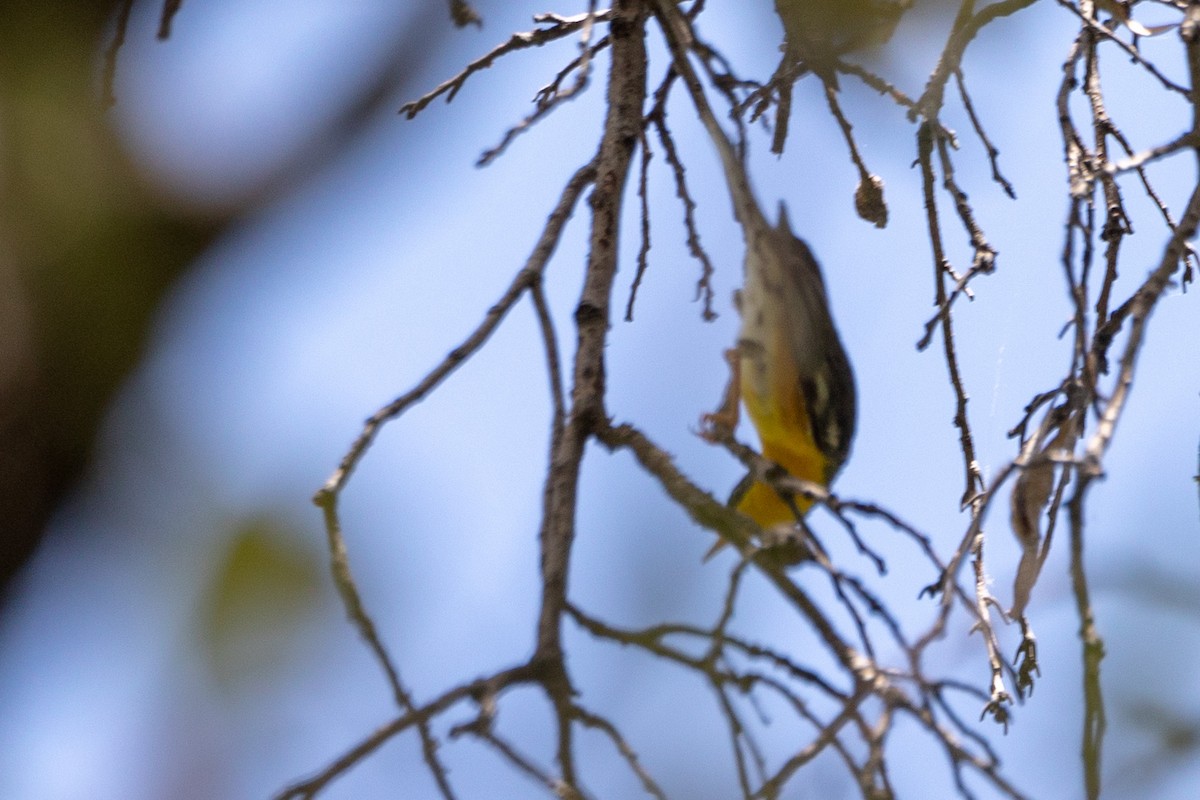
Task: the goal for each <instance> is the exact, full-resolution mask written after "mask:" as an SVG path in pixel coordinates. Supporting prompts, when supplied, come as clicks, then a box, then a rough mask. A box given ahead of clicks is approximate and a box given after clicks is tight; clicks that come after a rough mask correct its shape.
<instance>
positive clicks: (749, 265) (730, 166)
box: [669, 15, 857, 555]
mask: <svg viewBox="0 0 1200 800" xmlns="http://www.w3.org/2000/svg"><path fill="white" fill-rule="evenodd" d="M672 18H673V19H674V20H676V21H677V23H680V24H678V27H675V26H672V29H671V30H670V32H669V34H670V35H671V36H672V38H675V39H676V42H677V44H679V43H681V42H682V40H683V39H684V38H685V37H686V35H687V31H686V29H685V28H683V25H682V24H681V21H680V20H679V18H678V17H677V16H674V15H672ZM675 52H676V53H677V54H681V53H685V52H686V48H684V47H677V48H675ZM676 69H677V71H678V73H679V75H680V76H681V77H682V78H683V80H684V83H685V84H686V85H687V88H688V90H689V92H690V93H691V95H692V97H693V100H694V101H695V105H696V108H697V112H698V114H699V117H700V119H701V122H702V123H703V125H704V127H705V128H706V129H707V130H708V133H709V135H710V138H711V139H712V142H713V145H714V146H715V148H716V150H717V153H718V155H719V156H720V160H721V165H722V168H723V171H724V176H725V182H726V184H727V185H728V187H729V192H730V199H731V201H732V204H733V211H734V217H735V218H736V220H737V221H738V223H739V224H740V226H741V228H742V234H743V238H744V240H745V246H746V255H745V260H744V263H743V284H742V288H741V290H740V291H739V292H738V293H737V295H736V298H735V305H736V306H737V309H738V312H739V315H740V317H741V326H740V329H739V331H738V336H737V343H736V346H735V347H734V348H732V349H731V350H730V351H729V352H728V353H727V358H728V360H729V363H730V366H731V376H730V382H729V386H728V388H727V390H726V394H725V400H724V402H723V403H722V405H721V407H720V408H719V409H718V410H717V411H716V412H715V413H713V414H707V415H705V416H704V418H703V419H702V424H701V430H702V433H704V434H705V435H707V436H708V438H710V439H716V438H719V436H718V435H717V433H718V432H719V431H722V430H724V431H728V432H732V431H733V430H734V428H736V425H737V418H738V405H739V402H740V404H741V405H743V406H744V407H745V409H746V413H747V415H748V416H749V418H750V421H751V423H752V424H753V425H754V428H755V430H756V431H757V433H758V438H759V441H760V443H761V447H762V454H763V456H765V457H766V458H767V459H770V460H771V461H773V462H774V463H775V464H777V465H778V466H779V467H781V468H782V469H784V470H786V471H787V473H788V474H789V475H791V476H793V477H795V478H799V479H801V480H806V481H811V482H813V483H815V484H818V485H820V486H823V487H828V486H829V485H830V484H831V483H832V481H833V480H834V478H835V477H836V476H837V474H838V472H839V471H840V470H841V468H842V466H843V465H844V464H845V463H846V460H847V459H848V458H849V456H850V447H851V443H852V442H853V439H854V431H855V425H856V412H857V394H856V391H855V385H854V372H853V369H852V368H851V365H850V358H849V356H848V355H847V353H846V349H845V346H844V345H843V344H842V340H841V337H840V336H839V334H838V330H837V326H836V325H835V324H834V320H833V314H832V312H831V311H830V307H829V298H828V295H827V292H826V289H825V281H824V279H823V277H822V275H821V268H820V265H819V264H818V263H817V259H816V257H815V256H814V255H813V253H812V250H811V249H810V248H809V246H808V245H807V244H806V243H805V242H804V241H803V240H802V239H800V238H799V237H798V236H796V235H795V233H793V232H792V226H791V221H790V219H789V217H788V213H787V208H786V206H785V205H784V204H783V203H782V202H781V203H780V204H779V216H778V221H777V222H776V223H775V224H771V223H769V222H768V221H767V217H766V215H765V214H764V213H763V211H762V208H761V207H760V206H759V203H758V200H757V199H756V198H755V195H754V191H753V190H752V188H751V185H750V180H749V177H748V176H747V172H746V167H745V163H744V159H743V158H742V156H741V155H740V153H739V152H738V151H737V150H736V149H735V148H734V146H733V143H732V142H731V141H730V139H729V137H728V136H727V135H726V134H725V131H724V130H723V129H722V128H721V125H720V124H719V123H718V122H717V120H716V118H715V116H714V115H713V112H712V109H711V108H710V107H709V105H708V103H707V101H706V100H705V98H704V94H703V90H702V89H701V86H700V83H699V80H698V78H697V77H696V74H695V72H694V70H692V68H691V65H690V63H688V62H687V59H686V55H683V56H677V58H676ZM812 503H813V501H812V499H810V498H808V497H804V496H786V493H785V494H781V493H780V492H779V491H777V490H776V489H775V487H774V486H772V485H771V483H770V482H768V481H763V480H759V479H755V478H754V477H753V476H748V478H747V480H744V481H743V482H742V484H741V485H739V487H738V488H737V489H735V491H734V493H733V495H732V496H731V498H730V504H731V505H733V506H734V507H735V508H736V509H737V510H738V511H740V512H742V513H743V514H746V515H747V516H749V517H750V518H751V519H753V520H754V521H755V522H756V523H758V525H759V526H760V527H761V528H764V529H772V528H776V527H778V526H780V525H785V526H787V527H788V528H789V529H790V528H792V527H793V526H794V525H795V524H796V523H797V522H799V521H800V518H801V517H802V516H803V514H805V513H806V512H807V511H808V509H809V508H810V507H811V506H812ZM722 543H723V540H722V541H720V542H718V543H717V546H716V547H714V550H713V551H710V555H711V552H715V550H716V549H719V547H720V546H721V544H722Z"/></svg>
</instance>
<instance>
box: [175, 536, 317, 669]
mask: <svg viewBox="0 0 1200 800" xmlns="http://www.w3.org/2000/svg"><path fill="white" fill-rule="evenodd" d="M227 541H228V544H227V547H226V549H225V552H224V553H223V554H222V556H221V557H220V558H219V559H218V560H217V564H216V572H215V573H214V575H213V581H212V584H211V585H210V587H209V591H208V592H207V594H206V596H205V597H204V598H203V599H202V601H201V605H200V608H199V612H198V617H199V622H200V631H199V638H200V644H201V647H202V649H203V651H204V654H205V655H206V657H207V659H208V661H209V666H210V667H211V669H212V672H213V675H214V676H215V677H216V679H217V681H218V683H221V684H225V685H232V684H234V683H238V682H242V681H245V680H246V679H248V678H253V677H254V676H255V675H258V674H264V673H271V672H274V671H275V670H277V669H278V668H279V666H280V664H281V663H282V662H284V661H285V660H286V655H287V652H288V650H289V649H290V648H291V646H292V645H293V643H294V641H295V639H296V637H297V636H298V635H299V634H300V633H301V632H302V631H303V629H304V623H305V621H306V620H308V619H309V618H310V616H311V614H312V612H313V611H314V610H315V608H316V606H317V601H318V600H319V597H320V591H321V580H320V577H321V566H320V564H319V562H318V559H317V557H316V555H315V553H314V552H313V551H312V550H311V549H309V548H307V547H303V546H299V544H298V543H299V542H300V541H302V539H301V537H299V536H298V535H297V534H295V533H294V532H291V531H289V530H286V529H285V528H283V527H282V526H281V525H280V524H279V523H278V522H277V521H274V520H271V519H268V518H259V519H253V520H249V521H245V522H243V523H242V524H241V525H239V526H238V527H237V528H236V529H234V530H233V531H232V535H231V536H230V537H229V539H228V540H227Z"/></svg>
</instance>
